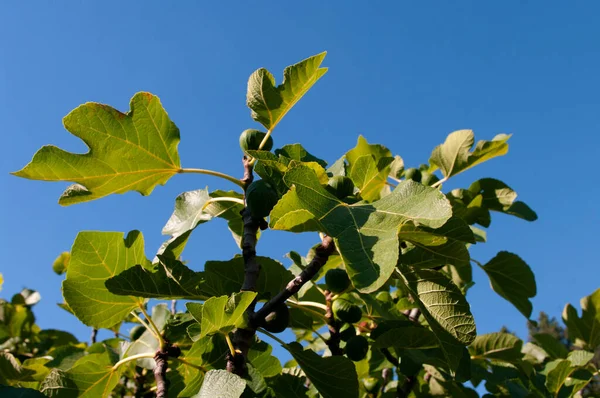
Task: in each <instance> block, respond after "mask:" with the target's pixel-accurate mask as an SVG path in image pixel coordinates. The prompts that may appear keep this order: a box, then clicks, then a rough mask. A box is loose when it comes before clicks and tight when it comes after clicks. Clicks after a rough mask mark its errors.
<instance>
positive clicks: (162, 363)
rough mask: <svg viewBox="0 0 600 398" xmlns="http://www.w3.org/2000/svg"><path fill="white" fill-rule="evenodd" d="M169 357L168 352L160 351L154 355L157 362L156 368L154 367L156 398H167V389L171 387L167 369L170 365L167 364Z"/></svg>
mask: <svg viewBox="0 0 600 398" xmlns="http://www.w3.org/2000/svg"><path fill="white" fill-rule="evenodd" d="M168 356H169V355H168V353H167V351H166V350H164V351H162V350H159V351H156V354H154V360H155V361H156V366H155V367H154V379H155V380H156V398H167V388H168V386H169V380H167V368H168V367H169V363H168V362H167V358H168Z"/></svg>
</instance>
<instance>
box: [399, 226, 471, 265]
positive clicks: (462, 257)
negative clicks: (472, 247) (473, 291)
mask: <svg viewBox="0 0 600 398" xmlns="http://www.w3.org/2000/svg"><path fill="white" fill-rule="evenodd" d="M398 237H399V239H400V240H403V241H408V242H410V243H412V245H413V246H414V247H413V248H412V249H411V250H408V251H406V252H403V253H402V255H401V256H400V263H401V264H403V265H411V266H413V267H418V268H433V267H436V266H438V265H445V264H452V265H455V266H457V267H468V266H470V262H471V256H470V255H469V250H468V249H467V246H466V243H475V238H474V236H473V231H471V229H470V228H469V226H468V225H467V223H465V222H464V221H463V220H462V219H460V218H458V217H452V218H451V219H450V220H448V222H446V223H445V224H444V225H442V226H441V227H440V228H437V229H431V228H424V227H415V226H414V225H411V224H404V225H402V226H401V227H400V230H399V232H398Z"/></svg>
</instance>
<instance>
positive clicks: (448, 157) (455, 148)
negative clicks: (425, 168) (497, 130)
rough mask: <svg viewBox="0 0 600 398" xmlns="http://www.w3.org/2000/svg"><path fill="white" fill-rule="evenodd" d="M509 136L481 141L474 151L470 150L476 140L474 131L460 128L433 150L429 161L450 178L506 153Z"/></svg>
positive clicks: (503, 135) (499, 135)
mask: <svg viewBox="0 0 600 398" xmlns="http://www.w3.org/2000/svg"><path fill="white" fill-rule="evenodd" d="M509 138H510V135H506V134H498V135H497V136H496V137H494V139H493V140H492V141H479V142H478V143H477V145H476V146H475V149H474V150H473V152H469V150H470V149H471V147H472V146H473V143H474V142H475V136H474V134H473V131H471V130H458V131H455V132H453V133H451V134H450V135H448V137H447V138H446V141H445V142H444V143H443V144H441V145H439V146H437V147H436V148H435V149H434V150H433V152H432V153H431V157H430V158H429V162H430V163H431V164H432V165H433V166H437V167H439V168H440V170H441V172H442V174H443V175H444V178H449V177H451V176H453V175H456V174H458V173H461V172H463V171H465V170H467V169H469V168H471V167H473V166H476V165H478V164H479V163H483V162H485V161H486V160H489V159H492V158H494V157H496V156H502V155H505V154H506V153H507V152H508V144H507V143H506V141H507V140H508V139H509Z"/></svg>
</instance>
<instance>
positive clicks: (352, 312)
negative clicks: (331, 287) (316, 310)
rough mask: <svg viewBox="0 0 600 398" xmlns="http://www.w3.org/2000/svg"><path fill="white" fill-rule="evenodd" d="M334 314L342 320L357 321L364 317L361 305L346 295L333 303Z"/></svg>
mask: <svg viewBox="0 0 600 398" xmlns="http://www.w3.org/2000/svg"><path fill="white" fill-rule="evenodd" d="M331 309H332V310H333V316H334V317H335V318H336V319H339V320H340V321H342V322H347V323H355V322H358V321H360V318H362V311H361V309H360V307H359V306H358V305H356V304H354V303H352V302H350V301H349V300H348V299H346V298H344V297H338V298H337V299H335V300H334V301H333V303H332V304H331Z"/></svg>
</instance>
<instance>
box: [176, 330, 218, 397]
mask: <svg viewBox="0 0 600 398" xmlns="http://www.w3.org/2000/svg"><path fill="white" fill-rule="evenodd" d="M227 352H229V348H228V346H227V343H226V342H225V338H224V337H223V336H222V335H220V334H215V335H213V336H206V337H203V338H202V339H200V340H198V341H196V342H195V343H194V344H193V345H192V347H191V348H190V350H189V351H188V352H187V353H185V354H184V356H183V358H182V359H184V360H185V361H186V362H188V363H191V364H193V365H195V366H188V365H187V364H185V363H183V364H181V365H180V366H179V367H178V368H177V369H178V371H179V373H180V374H181V375H182V377H183V382H184V384H185V388H184V389H183V390H182V391H181V393H180V395H179V396H181V397H188V396H195V395H196V394H197V393H198V391H199V390H200V387H201V386H202V383H203V381H204V372H203V371H202V370H200V369H198V367H201V368H203V369H208V370H210V369H219V368H224V367H225V353H227Z"/></svg>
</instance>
